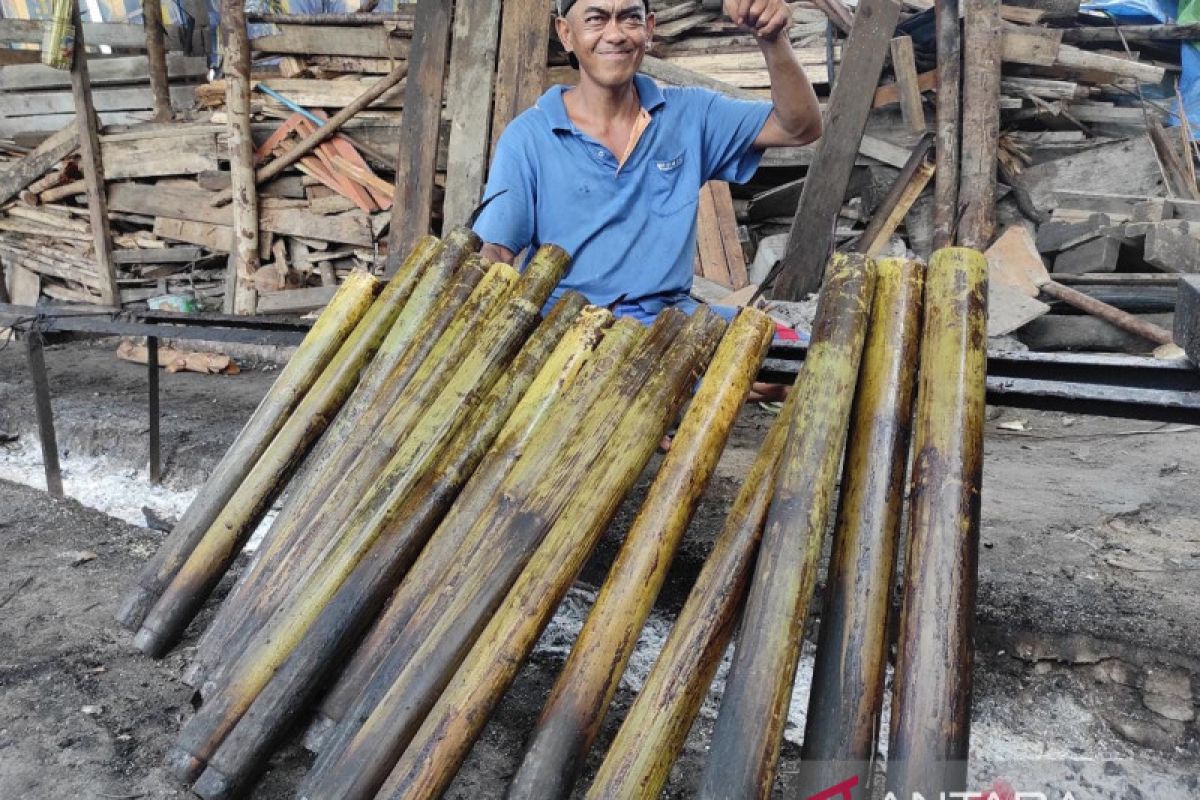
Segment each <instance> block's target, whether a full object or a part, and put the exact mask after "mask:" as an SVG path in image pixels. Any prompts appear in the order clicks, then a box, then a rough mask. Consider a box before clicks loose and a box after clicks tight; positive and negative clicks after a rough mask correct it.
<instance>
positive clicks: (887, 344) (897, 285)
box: [801, 258, 924, 797]
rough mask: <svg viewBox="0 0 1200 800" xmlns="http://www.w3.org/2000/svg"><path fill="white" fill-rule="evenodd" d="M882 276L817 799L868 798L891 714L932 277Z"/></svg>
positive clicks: (828, 594) (835, 610) (847, 506)
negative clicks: (916, 406) (899, 556)
mask: <svg viewBox="0 0 1200 800" xmlns="http://www.w3.org/2000/svg"><path fill="white" fill-rule="evenodd" d="M877 266H878V270H877V276H876V280H875V297H874V300H873V302H872V307H871V324H870V327H869V329H868V331H867V342H866V345H865V346H864V349H863V360H862V367H861V369H860V372H859V381H858V389H857V391H856V393H855V397H854V409H853V412H852V417H851V420H852V422H851V425H850V439H849V442H848V443H847V445H846V461H845V465H844V466H843V467H842V475H843V476H844V477H843V479H842V490H841V495H840V497H839V507H838V514H837V523H836V524H835V527H834V533H833V550H832V555H831V556H830V559H829V575H828V577H827V579H826V584H825V611H824V613H823V614H822V615H821V629H820V637H819V639H818V646H817V660H816V665H815V667H814V668H813V681H812V689H811V691H810V692H809V701H808V716H807V718H806V721H805V729H804V761H803V763H802V765H801V767H802V769H804V771H805V776H804V778H803V780H804V784H803V785H807V786H809V787H810V789H809V790H807V793H808V794H813V793H816V792H819V791H821V790H822V789H825V788H827V787H829V786H833V785H834V784H836V783H838V782H840V781H842V780H845V778H846V776H847V775H848V774H854V775H861V776H864V779H863V780H862V782H861V783H860V785H859V788H858V789H857V790H856V791H855V797H867V796H869V792H870V786H869V784H870V775H871V774H872V770H871V759H872V757H873V755H874V748H875V743H876V741H877V737H878V734H879V715H880V713H881V709H882V708H883V687H884V675H885V669H886V667H887V647H888V635H887V620H888V609H889V608H890V604H891V593H892V585H893V577H894V575H895V571H896V545H897V542H898V541H899V537H900V512H901V509H902V507H903V505H904V474H905V470H906V468H907V466H908V442H909V432H910V430H911V425H912V403H913V395H914V393H915V387H916V371H917V358H918V355H919V351H920V333H921V290H922V287H923V284H924V267H923V266H922V265H921V263H920V262H919V261H906V260H904V259H898V258H887V259H882V260H880V261H879V262H878V265H877Z"/></svg>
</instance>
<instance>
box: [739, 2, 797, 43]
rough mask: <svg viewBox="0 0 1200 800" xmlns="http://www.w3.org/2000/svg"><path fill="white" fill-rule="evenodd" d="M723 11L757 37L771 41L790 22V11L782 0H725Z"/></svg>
mask: <svg viewBox="0 0 1200 800" xmlns="http://www.w3.org/2000/svg"><path fill="white" fill-rule="evenodd" d="M725 13H726V14H728V15H729V18H730V19H732V20H733V21H734V22H735V23H737V24H738V25H741V26H742V27H743V28H746V29H747V30H749V31H752V32H753V33H754V35H755V36H757V37H758V38H759V39H765V40H767V41H772V40H774V39H775V37H776V36H778V35H779V32H780V31H786V30H787V29H788V27H789V26H790V25H791V22H792V11H791V9H790V8H788V4H787V3H786V2H784V0H725Z"/></svg>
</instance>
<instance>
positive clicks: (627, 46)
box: [556, 0, 654, 87]
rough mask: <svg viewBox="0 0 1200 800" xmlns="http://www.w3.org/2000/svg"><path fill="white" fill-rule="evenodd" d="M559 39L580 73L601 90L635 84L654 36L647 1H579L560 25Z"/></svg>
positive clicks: (560, 19) (652, 20) (558, 21)
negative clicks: (603, 87)
mask: <svg viewBox="0 0 1200 800" xmlns="http://www.w3.org/2000/svg"><path fill="white" fill-rule="evenodd" d="M556 25H557V26H558V37H559V39H561V40H562V43H563V46H564V47H566V49H567V51H568V52H570V53H574V54H575V57H576V58H577V59H579V69H580V70H581V71H582V72H583V73H584V74H586V75H587V76H588V77H589V78H591V79H592V80H593V81H595V82H596V83H599V84H600V85H601V86H611V87H618V86H622V85H624V84H626V83H628V82H629V81H631V80H633V76H634V74H635V73H636V72H637V71H638V67H640V66H641V63H642V56H643V55H645V53H646V48H647V47H648V46H649V44H650V37H651V35H652V34H653V33H654V15H653V14H651V15H649V16H647V14H646V6H645V3H644V2H643V0H578V2H576V3H575V5H573V6H572V7H571V9H570V10H569V11H568V12H567V15H566V16H565V17H559V18H558V20H557V21H556Z"/></svg>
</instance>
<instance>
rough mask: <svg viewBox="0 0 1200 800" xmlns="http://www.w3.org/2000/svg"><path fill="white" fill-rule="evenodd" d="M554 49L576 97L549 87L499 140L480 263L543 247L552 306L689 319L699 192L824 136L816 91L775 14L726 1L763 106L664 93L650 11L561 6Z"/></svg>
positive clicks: (604, 4) (632, 4)
mask: <svg viewBox="0 0 1200 800" xmlns="http://www.w3.org/2000/svg"><path fill="white" fill-rule="evenodd" d="M557 10H558V18H557V20H556V21H555V24H556V26H557V29H558V36H559V39H560V40H561V41H562V43H563V46H564V47H565V48H566V50H567V52H568V53H570V54H571V55H572V57H573V63H577V64H578V67H579V73H580V74H579V85H578V86H576V87H573V88H568V87H566V86H555V87H554V88H552V89H550V90H549V91H548V92H546V93H545V94H544V95H542V97H541V98H540V99H539V100H538V102H537V104H536V105H535V106H534V107H533V108H531V109H529V110H528V111H526V112H524V113H523V114H521V115H520V116H518V117H517V118H516V119H515V120H513V121H512V123H511V124H510V125H509V126H508V127H507V128H506V129H505V131H504V134H503V135H502V136H501V137H500V141H499V144H498V146H497V148H496V153H495V158H494V160H493V162H492V168H491V173H490V175H489V178H488V185H487V190H486V191H485V193H484V196H485V197H486V198H492V200H491V202H490V204H489V205H488V206H487V207H486V208H485V209H484V211H483V212H482V214H481V215H480V217H479V219H478V220H476V223H475V230H476V232H477V233H478V234H479V235H480V237H481V238H482V239H483V240H484V242H486V243H487V244H486V245H485V248H484V251H483V252H484V255H485V256H487V257H489V258H491V259H492V260H495V261H505V262H508V263H512V261H513V259H514V258H515V256H516V254H517V253H520V252H521V251H522V250H525V249H526V248H529V249H530V252H532V251H533V250H535V249H536V248H537V247H538V246H539V245H541V244H544V243H553V244H557V245H559V246H561V247H563V248H565V249H566V250H567V251H568V252H569V253H571V254H572V256H573V262H572V266H571V269H570V271H569V272H568V273H567V276H566V277H565V278H564V280H563V281H562V283H561V284H560V285H559V288H558V290H557V292H556V295H555V298H557V296H558V294H561V293H562V292H564V291H566V290H568V289H573V290H576V291H578V292H581V293H582V294H583V295H584V296H586V297H587V298H588V299H589V300H590V301H591V302H593V303H596V304H598V305H605V306H613V308H614V311H615V312H616V313H618V314H624V315H629V316H634V317H637V318H638V319H641V320H643V321H646V322H648V321H650V320H652V319H653V318H654V317H655V316H656V315H657V314H658V312H660V311H661V310H663V309H664V308H667V307H670V306H680V307H683V308H684V310H691V309H692V308H694V307H695V302H694V301H693V300H692V299H691V298H690V297H689V295H688V291H689V290H690V289H691V285H692V260H693V256H694V253H695V248H696V208H697V204H698V202H699V191H700V187H701V186H702V185H703V184H704V183H705V182H706V181H709V180H714V179H715V180H723V181H729V182H732V183H743V182H745V181H747V180H749V179H750V177H751V176H752V175H753V174H754V172H755V170H756V169H757V168H758V163H759V161H760V160H761V157H762V151H763V150H764V149H765V148H767V147H781V146H794V145H802V144H807V143H808V142H811V141H813V140H814V139H816V138H817V137H818V136H820V135H821V112H820V107H819V106H818V104H817V98H816V95H815V93H814V92H813V89H812V85H811V84H810V83H809V81H808V78H807V77H806V76H805V74H804V70H803V68H802V67H801V66H800V62H799V60H798V59H797V58H796V54H795V52H794V51H793V50H792V47H791V43H790V41H789V40H788V36H787V29H788V28H789V27H790V24H791V12H790V10H789V9H788V6H787V4H786V3H785V2H784V0H726V2H725V11H726V13H728V14H729V16H730V18H731V19H732V20H733V21H734V22H735V23H737V24H738V25H740V26H742V27H743V28H745V29H747V30H749V31H751V32H753V33H754V35H755V37H756V39H757V41H758V44H759V47H760V49H761V50H762V53H763V56H764V58H765V60H766V66H767V71H768V73H769V74H770V78H771V102H765V101H764V102H747V101H743V100H734V99H730V98H728V97H725V96H724V95H721V94H718V93H716V92H712V91H709V90H706V89H698V88H660V87H659V86H657V85H656V84H655V83H654V81H653V80H651V79H650V78H648V77H646V76H644V75H639V74H638V68H639V67H640V66H641V63H642V58H643V57H644V56H645V54H646V50H647V48H649V46H650V42H651V40H652V37H653V34H654V15H653V14H652V13H651V12H650V8H649V0H557Z"/></svg>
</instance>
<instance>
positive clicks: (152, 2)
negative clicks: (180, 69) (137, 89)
mask: <svg viewBox="0 0 1200 800" xmlns="http://www.w3.org/2000/svg"><path fill="white" fill-rule="evenodd" d="M142 28H143V30H144V31H145V34H146V61H147V64H148V66H149V71H150V94H151V95H153V97H154V121H155V122H170V121H171V117H172V116H173V112H172V110H171V88H170V86H169V85H168V83H167V49H166V47H164V46H163V15H162V0H142Z"/></svg>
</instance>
